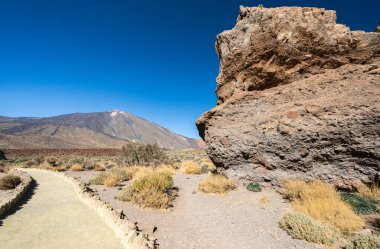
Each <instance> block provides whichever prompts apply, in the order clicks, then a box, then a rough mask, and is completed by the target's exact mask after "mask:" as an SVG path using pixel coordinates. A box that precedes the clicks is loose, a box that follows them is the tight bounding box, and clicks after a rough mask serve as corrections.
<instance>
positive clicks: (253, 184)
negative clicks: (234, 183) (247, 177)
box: [247, 182, 262, 192]
mask: <svg viewBox="0 0 380 249" xmlns="http://www.w3.org/2000/svg"><path fill="white" fill-rule="evenodd" d="M247 190H249V191H252V192H261V191H262V188H261V186H260V184H258V183H256V182H251V183H250V184H248V185H247Z"/></svg>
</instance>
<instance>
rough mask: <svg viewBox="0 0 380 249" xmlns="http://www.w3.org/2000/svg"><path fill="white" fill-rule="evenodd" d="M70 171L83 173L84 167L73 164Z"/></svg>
mask: <svg viewBox="0 0 380 249" xmlns="http://www.w3.org/2000/svg"><path fill="white" fill-rule="evenodd" d="M71 170H72V171H83V170H84V167H83V165H81V164H74V165H73V166H71Z"/></svg>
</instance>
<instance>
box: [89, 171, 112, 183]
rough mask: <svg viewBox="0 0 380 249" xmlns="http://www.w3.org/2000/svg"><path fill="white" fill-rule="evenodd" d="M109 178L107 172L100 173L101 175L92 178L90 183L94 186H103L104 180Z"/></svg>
mask: <svg viewBox="0 0 380 249" xmlns="http://www.w3.org/2000/svg"><path fill="white" fill-rule="evenodd" d="M107 176H108V174H107V173H106V172H100V173H99V174H97V175H96V176H95V178H92V179H91V180H90V181H89V183H90V184H94V185H103V184H104V180H105V179H106V177H107Z"/></svg>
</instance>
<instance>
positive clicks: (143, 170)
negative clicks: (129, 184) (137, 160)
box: [125, 165, 154, 181]
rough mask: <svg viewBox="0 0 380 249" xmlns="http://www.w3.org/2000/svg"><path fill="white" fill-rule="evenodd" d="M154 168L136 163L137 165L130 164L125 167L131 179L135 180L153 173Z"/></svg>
mask: <svg viewBox="0 0 380 249" xmlns="http://www.w3.org/2000/svg"><path fill="white" fill-rule="evenodd" d="M153 171H154V170H153V168H152V167H146V166H141V165H135V166H129V167H127V168H125V172H126V173H127V174H128V175H129V177H130V179H132V180H133V181H135V180H137V179H139V178H141V177H143V176H146V175H148V174H150V173H153Z"/></svg>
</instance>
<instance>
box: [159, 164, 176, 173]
mask: <svg viewBox="0 0 380 249" xmlns="http://www.w3.org/2000/svg"><path fill="white" fill-rule="evenodd" d="M155 171H156V172H161V173H167V174H170V175H173V174H174V173H175V168H174V166H173V165H170V164H164V163H162V164H160V165H159V166H158V167H157V168H156V169H155Z"/></svg>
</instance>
